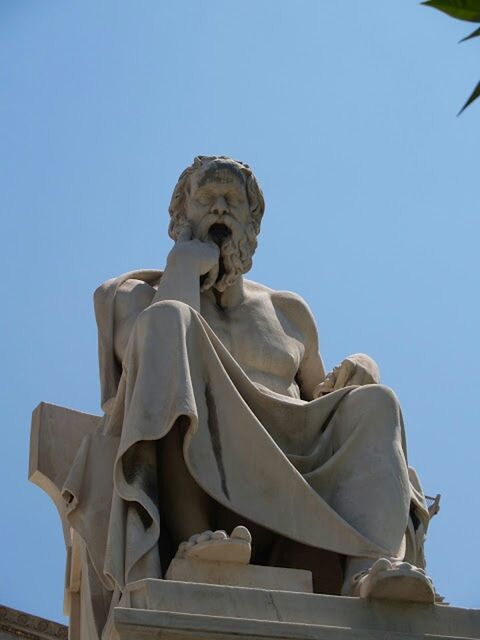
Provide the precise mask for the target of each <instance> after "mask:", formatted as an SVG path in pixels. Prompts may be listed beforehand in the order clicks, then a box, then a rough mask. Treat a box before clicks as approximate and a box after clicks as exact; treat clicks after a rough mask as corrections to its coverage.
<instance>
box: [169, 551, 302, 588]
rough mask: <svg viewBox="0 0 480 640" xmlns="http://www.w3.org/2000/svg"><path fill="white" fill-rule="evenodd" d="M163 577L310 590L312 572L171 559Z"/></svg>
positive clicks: (242, 585)
mask: <svg viewBox="0 0 480 640" xmlns="http://www.w3.org/2000/svg"><path fill="white" fill-rule="evenodd" d="M166 578H167V580H177V581H179V582H196V583H198V582H200V583H204V584H217V585H230V586H234V587H250V588H256V589H271V590H273V591H300V592H302V593H312V592H313V586H312V572H311V571H302V570H299V569H282V568H278V567H261V566H258V565H253V564H237V563H233V562H205V561H202V560H182V559H174V560H172V562H171V563H170V566H169V567H168V571H167V574H166Z"/></svg>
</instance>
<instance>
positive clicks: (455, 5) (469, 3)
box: [421, 0, 480, 22]
mask: <svg viewBox="0 0 480 640" xmlns="http://www.w3.org/2000/svg"><path fill="white" fill-rule="evenodd" d="M421 4H424V5H425V6H427V7H432V8H433V9H438V11H443V13H446V14H447V15H449V16H452V18H457V19H458V20H466V21H467V22H480V0H427V1H426V2H422V3H421Z"/></svg>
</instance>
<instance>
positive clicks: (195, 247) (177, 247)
mask: <svg viewBox="0 0 480 640" xmlns="http://www.w3.org/2000/svg"><path fill="white" fill-rule="evenodd" d="M219 258H220V249H219V248H218V246H217V245H216V244H215V243H214V242H211V241H209V240H207V241H205V242H202V241H201V240H198V239H197V238H192V230H191V228H190V225H189V224H187V225H185V227H184V228H183V229H182V230H181V231H180V233H179V235H178V238H177V241H176V242H175V244H174V246H173V248H172V250H171V251H170V253H169V254H168V258H167V268H168V267H170V268H172V267H173V268H182V269H188V270H189V271H193V272H194V273H196V275H198V276H203V275H204V274H205V273H208V272H209V271H211V270H212V269H213V268H214V267H215V266H216V265H217V264H218V261H219Z"/></svg>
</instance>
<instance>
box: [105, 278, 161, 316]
mask: <svg viewBox="0 0 480 640" xmlns="http://www.w3.org/2000/svg"><path fill="white" fill-rule="evenodd" d="M161 276H162V272H161V271H158V270H153V269H150V270H145V269H144V270H137V271H129V272H128V273H124V274H122V275H120V276H117V277H116V278H110V279H109V280H107V281H106V282H104V283H102V284H101V285H100V286H99V287H98V288H97V289H96V290H95V293H94V294H93V300H94V306H95V314H96V316H97V321H99V320H101V319H102V318H108V317H109V316H111V315H112V314H113V313H115V315H120V316H130V315H132V313H136V314H138V313H139V312H140V311H142V310H143V309H145V308H146V307H147V306H148V305H149V304H150V303H151V300H152V298H153V296H154V294H155V289H156V287H157V286H158V283H159V282H160V278H161Z"/></svg>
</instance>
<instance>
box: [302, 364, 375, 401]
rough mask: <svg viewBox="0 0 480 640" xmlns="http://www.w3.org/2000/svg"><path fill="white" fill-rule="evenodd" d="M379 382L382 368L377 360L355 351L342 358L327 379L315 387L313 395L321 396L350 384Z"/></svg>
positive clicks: (315, 396)
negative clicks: (380, 368)
mask: <svg viewBox="0 0 480 640" xmlns="http://www.w3.org/2000/svg"><path fill="white" fill-rule="evenodd" d="M379 382H380V370H379V368H378V365H377V363H376V362H375V360H373V359H372V358H370V356H367V355H365V354H364V353H355V354H353V355H351V356H348V358H345V360H342V362H341V363H340V364H339V365H337V366H336V367H335V368H334V369H333V370H332V371H331V372H330V373H328V374H327V376H326V378H325V380H324V381H323V382H321V383H320V384H319V385H317V386H316V387H315V389H314V392H313V397H314V398H319V397H320V396H323V395H326V394H327V393H330V392H332V391H336V390H337V389H343V387H348V386H350V385H363V384H378V383H379Z"/></svg>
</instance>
